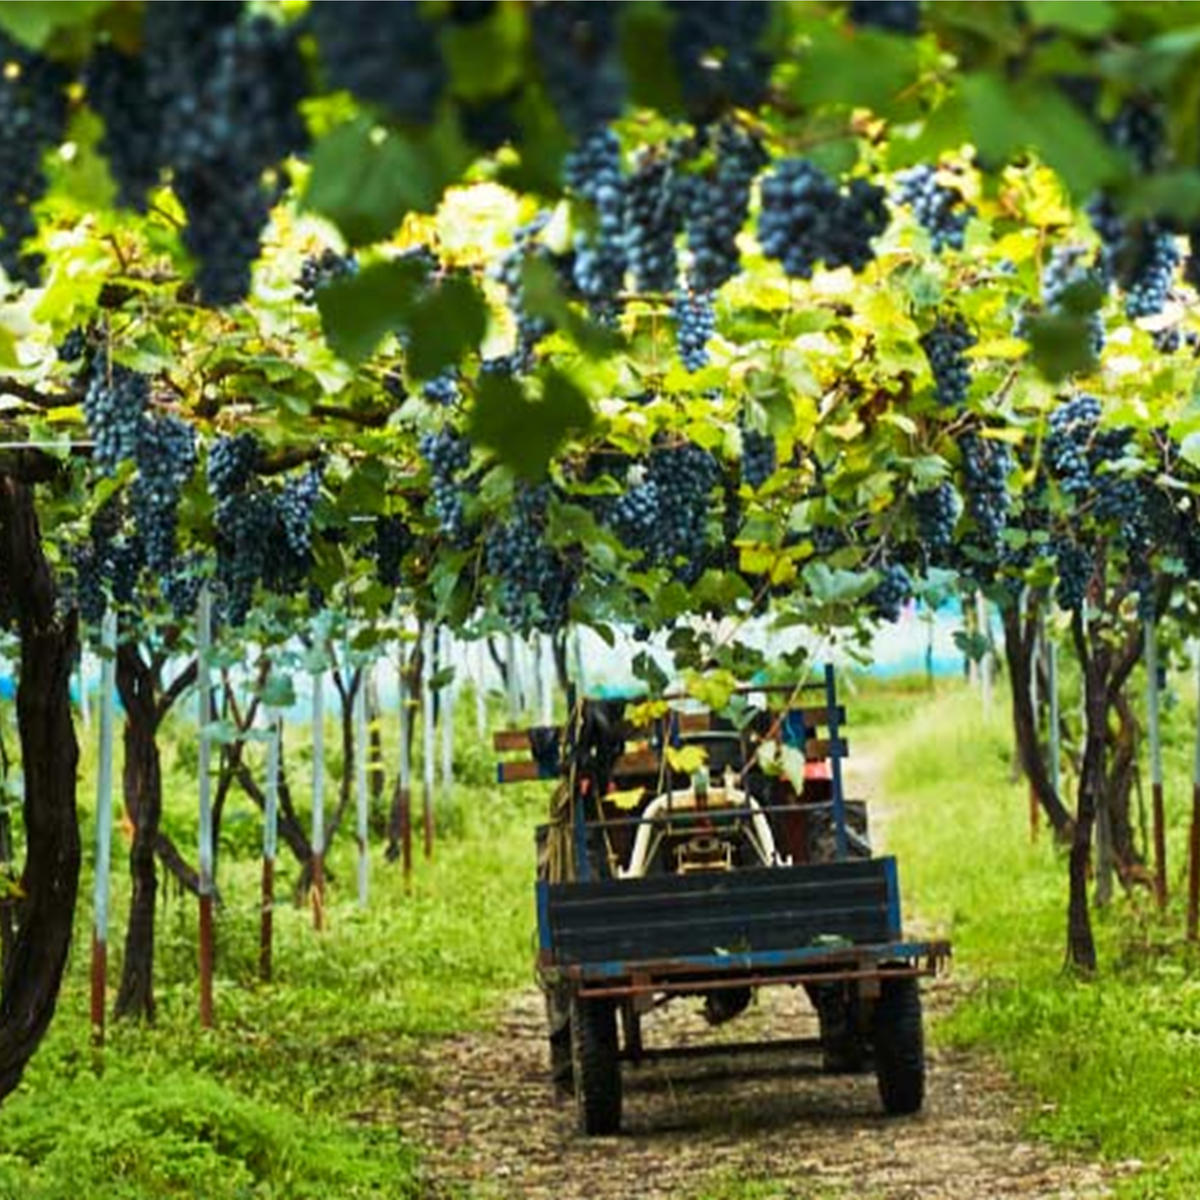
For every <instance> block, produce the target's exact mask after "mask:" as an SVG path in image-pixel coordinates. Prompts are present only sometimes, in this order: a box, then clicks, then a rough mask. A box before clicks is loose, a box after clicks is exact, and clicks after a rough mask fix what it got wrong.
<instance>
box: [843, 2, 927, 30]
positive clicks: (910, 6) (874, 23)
mask: <svg viewBox="0 0 1200 1200" xmlns="http://www.w3.org/2000/svg"><path fill="white" fill-rule="evenodd" d="M850 20H851V21H852V22H853V23H854V24H855V25H859V26H861V27H863V28H873V29H882V30H884V32H886V33H900V34H904V35H905V36H906V37H912V36H914V35H915V34H917V33H920V31H921V6H920V4H919V3H918V0H850Z"/></svg>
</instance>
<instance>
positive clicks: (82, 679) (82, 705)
mask: <svg viewBox="0 0 1200 1200" xmlns="http://www.w3.org/2000/svg"><path fill="white" fill-rule="evenodd" d="M101 636H103V634H101ZM78 674H79V718H80V720H81V721H82V723H83V732H84V733H85V734H90V733H91V732H92V709H91V706H90V705H89V704H88V690H87V651H86V650H84V649H81V650H80V651H79V672H78Z"/></svg>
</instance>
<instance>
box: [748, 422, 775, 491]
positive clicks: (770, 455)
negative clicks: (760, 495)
mask: <svg viewBox="0 0 1200 1200" xmlns="http://www.w3.org/2000/svg"><path fill="white" fill-rule="evenodd" d="M741 432H742V482H743V483H745V484H746V485H747V486H749V487H751V488H753V489H754V490H755V491H757V490H758V489H759V488H760V487H762V485H763V484H764V483H766V482H767V480H768V479H770V478H771V476H772V475H774V474H775V468H776V466H777V465H778V457H777V455H776V450H775V439H774V438H773V437H772V436H771V435H770V434H769V433H760V432H759V431H758V430H757V429H751V428H750V427H749V426H747V425H746V424H745V422H744V421H743V422H742V425H741Z"/></svg>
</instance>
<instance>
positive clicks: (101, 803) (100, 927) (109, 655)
mask: <svg viewBox="0 0 1200 1200" xmlns="http://www.w3.org/2000/svg"><path fill="white" fill-rule="evenodd" d="M100 646H101V652H102V653H103V658H102V659H101V662H100V747H99V750H100V763H99V767H98V769H97V772H96V874H95V878H94V880H93V882H92V996H91V1017H92V1041H93V1042H94V1043H95V1044H96V1045H97V1046H102V1045H103V1044H104V1014H105V1004H104V1000H105V990H106V985H107V980H108V896H109V872H110V870H111V867H112V793H113V739H114V736H115V725H116V707H117V705H116V667H117V614H116V611H115V610H114V609H111V608H110V609H107V610H106V611H105V613H104V619H103V621H102V622H101V625H100Z"/></svg>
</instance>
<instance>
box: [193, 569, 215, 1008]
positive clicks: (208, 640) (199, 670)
mask: <svg viewBox="0 0 1200 1200" xmlns="http://www.w3.org/2000/svg"><path fill="white" fill-rule="evenodd" d="M211 648H212V593H211V592H210V591H209V589H208V585H207V584H205V585H204V586H203V587H202V588H201V589H200V600H199V603H198V604H197V606H196V690H197V696H196V709H197V714H198V718H199V723H200V741H199V750H198V758H199V762H198V764H197V773H198V775H199V785H200V831H199V843H200V844H199V847H198V854H197V866H198V874H199V888H198V891H199V893H200V1024H201V1026H202V1027H203V1028H204V1029H210V1028H211V1027H212V1023H213V829H212V777H211V775H210V773H209V772H210V769H211V758H212V739H211V737H210V736H209V726H210V724H211V723H212V672H211V668H210V666H209V661H208V660H209V652H210V650H211Z"/></svg>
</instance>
